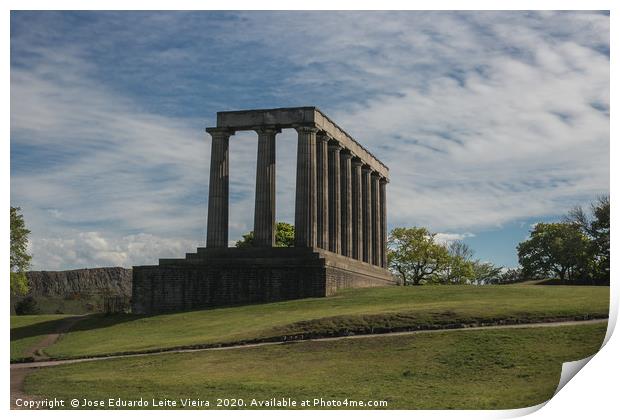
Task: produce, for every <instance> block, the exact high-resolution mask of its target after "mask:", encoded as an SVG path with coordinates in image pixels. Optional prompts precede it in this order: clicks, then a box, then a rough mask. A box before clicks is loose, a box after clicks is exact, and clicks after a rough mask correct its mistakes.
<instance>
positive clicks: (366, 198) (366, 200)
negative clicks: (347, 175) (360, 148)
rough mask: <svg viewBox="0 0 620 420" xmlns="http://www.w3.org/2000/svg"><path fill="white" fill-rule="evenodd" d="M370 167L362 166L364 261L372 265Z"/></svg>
mask: <svg viewBox="0 0 620 420" xmlns="http://www.w3.org/2000/svg"><path fill="white" fill-rule="evenodd" d="M370 172H371V169H370V167H368V166H366V165H364V166H362V252H363V253H362V259H363V260H364V261H365V262H367V263H369V264H372V201H371V195H372V194H371V181H370Z"/></svg>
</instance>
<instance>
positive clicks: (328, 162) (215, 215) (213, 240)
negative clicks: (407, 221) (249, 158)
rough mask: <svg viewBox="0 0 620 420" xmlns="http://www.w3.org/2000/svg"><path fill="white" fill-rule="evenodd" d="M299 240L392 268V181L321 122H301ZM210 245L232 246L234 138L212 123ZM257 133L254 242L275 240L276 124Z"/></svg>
mask: <svg viewBox="0 0 620 420" xmlns="http://www.w3.org/2000/svg"><path fill="white" fill-rule="evenodd" d="M296 130H297V134H298V145H297V174H296V175H297V176H296V189H295V246H298V247H318V248H323V249H326V250H329V251H331V252H334V253H337V254H341V255H344V256H347V257H350V258H354V259H357V260H361V261H365V262H367V263H369V264H374V265H376V266H380V267H387V258H386V242H387V224H386V218H387V213H386V212H387V208H386V184H387V180H386V179H385V178H384V177H382V176H381V175H380V174H379V173H378V172H375V171H373V170H372V168H371V167H370V166H368V165H366V164H364V163H363V162H362V161H361V160H360V159H359V158H357V157H354V156H353V154H352V153H351V152H350V151H349V150H346V149H343V148H342V146H341V145H340V144H339V143H338V142H336V141H334V140H333V139H331V138H330V137H329V136H328V135H327V134H326V133H324V132H319V130H318V129H317V128H316V127H312V126H301V127H296ZM207 131H208V132H209V133H210V134H211V136H212V138H213V142H212V146H211V169H210V184H209V209H208V217H207V247H208V248H217V247H227V246H228V184H229V167H228V142H229V138H230V136H231V135H232V134H234V131H231V130H227V129H221V128H210V129H207ZM256 132H257V133H258V156H257V165H256V199H255V210H254V211H255V212H254V240H255V246H258V247H272V246H274V245H275V227H276V221H275V213H276V203H275V197H276V189H275V185H276V172H275V168H276V167H275V156H276V149H275V147H276V146H275V139H276V135H277V134H278V133H279V132H280V130H279V129H277V128H272V127H262V128H259V129H257V130H256Z"/></svg>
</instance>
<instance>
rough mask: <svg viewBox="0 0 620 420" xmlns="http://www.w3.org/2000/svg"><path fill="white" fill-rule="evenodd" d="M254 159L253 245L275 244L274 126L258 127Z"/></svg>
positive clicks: (267, 245)
mask: <svg viewBox="0 0 620 420" xmlns="http://www.w3.org/2000/svg"><path fill="white" fill-rule="evenodd" d="M256 132H257V133H258V154H257V159H256V197H255V204H254V246H257V247H272V246H275V244H276V134H277V133H279V132H280V130H278V129H276V128H270V127H265V128H260V129H257V130H256Z"/></svg>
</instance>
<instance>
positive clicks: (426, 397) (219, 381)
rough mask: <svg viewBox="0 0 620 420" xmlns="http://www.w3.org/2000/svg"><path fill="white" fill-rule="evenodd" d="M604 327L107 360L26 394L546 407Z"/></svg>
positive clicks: (60, 373)
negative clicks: (566, 367)
mask: <svg viewBox="0 0 620 420" xmlns="http://www.w3.org/2000/svg"><path fill="white" fill-rule="evenodd" d="M605 328H606V324H591V325H580V326H570V327H564V326H563V327H541V328H519V329H506V330H485V331H482V330H477V331H472V330H457V331H450V332H443V331H441V332H433V333H420V334H413V335H401V336H378V337H373V338H355V339H345V340H339V341H329V342H327V341H323V342H317V341H314V342H312V341H310V342H299V343H294V344H285V345H274V346H268V347H256V348H245V349H235V350H224V351H203V352H196V353H177V354H165V355H153V356H140V357H131V358H125V359H115V360H101V361H92V362H88V363H77V364H74V365H65V366H57V367H53V368H45V369H37V370H36V371H35V372H34V373H33V374H31V375H30V376H28V377H27V378H26V383H25V390H26V392H27V393H29V394H31V395H38V396H41V397H48V398H52V397H57V398H63V399H66V400H69V399H71V398H79V399H81V398H88V399H90V400H104V401H106V403H107V401H108V398H111V397H114V398H121V399H125V400H137V399H140V398H143V399H146V400H148V401H149V402H150V401H151V399H156V400H160V399H164V398H166V399H169V400H174V401H176V403H177V404H178V405H177V407H180V404H181V400H182V399H185V398H195V399H200V400H202V401H205V400H206V401H209V402H210V406H209V407H207V408H212V409H215V408H229V407H218V406H217V399H218V398H220V399H223V398H228V399H240V400H241V401H239V400H236V403H237V404H241V403H242V404H243V408H259V407H257V406H252V405H251V404H252V401H253V400H254V399H255V400H257V401H264V400H269V399H271V398H278V399H279V398H281V397H286V398H292V399H294V400H296V401H298V402H301V401H303V400H310V401H311V402H312V403H313V402H314V399H321V398H322V399H323V400H325V401H331V400H339V401H340V402H342V401H343V400H354V401H364V402H365V403H366V402H367V401H368V400H372V401H386V402H387V406H381V407H378V408H383V409H386V408H387V409H398V408H400V409H446V408H460V409H499V408H520V407H527V406H532V405H535V404H539V403H541V402H543V401H545V400H547V399H549V398H550V397H551V396H552V395H553V392H554V390H555V388H556V387H557V385H558V380H559V378H560V371H561V365H562V362H565V361H568V360H577V359H582V358H584V357H586V356H589V355H591V354H593V353H595V352H596V351H597V350H598V349H599V347H600V345H601V341H602V339H603V337H604V335H605ZM69 408H70V407H69ZM104 408H108V407H107V406H106V407H104ZM148 408H152V407H151V406H149V407H148ZM203 408H205V407H203ZM296 408H300V405H298V406H297V407H296ZM308 408H327V407H320V406H318V407H317V406H313V405H311V406H310V407H308ZM341 408H356V409H358V408H361V407H360V406H359V405H357V406H354V407H351V406H341Z"/></svg>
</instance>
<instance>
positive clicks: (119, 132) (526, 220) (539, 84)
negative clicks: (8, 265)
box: [10, 11, 610, 270]
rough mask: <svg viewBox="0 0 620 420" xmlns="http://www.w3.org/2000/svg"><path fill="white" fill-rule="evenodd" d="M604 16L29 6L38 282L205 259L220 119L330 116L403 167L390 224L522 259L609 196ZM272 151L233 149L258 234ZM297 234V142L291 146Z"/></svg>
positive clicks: (20, 18)
mask: <svg viewBox="0 0 620 420" xmlns="http://www.w3.org/2000/svg"><path fill="white" fill-rule="evenodd" d="M609 77H610V75H609V14H608V13H606V12H584V11H580V12H510V11H504V12H480V11H473V12H426V11H419V12H207V11H204V12H94V11H92V12H79V13H76V12H15V11H13V12H11V107H10V109H11V111H10V112H11V205H12V206H19V207H21V209H22V212H23V214H24V218H25V221H26V224H27V227H28V228H29V229H30V230H31V232H32V233H31V236H30V251H31V252H32V254H33V261H32V268H33V269H35V270H63V269H72V268H85V267H100V266H124V267H131V266H132V265H143V264H156V263H157V260H158V258H165V257H183V256H184V254H185V253H186V252H193V251H194V250H195V248H196V247H199V246H204V242H205V238H206V212H207V195H208V184H209V179H208V174H209V155H210V137H209V136H208V134H206V133H205V131H204V129H205V127H208V126H214V125H215V118H216V113H217V112H218V111H226V110H238V109H257V108H278V107H294V106H317V107H318V108H320V109H321V110H322V111H323V112H324V113H325V114H327V115H328V116H329V117H330V118H331V119H333V120H334V121H336V123H337V124H338V125H339V126H341V127H343V128H344V129H345V130H346V131H347V132H348V133H349V134H351V135H352V136H353V137H354V138H356V139H357V141H358V142H360V143H361V144H362V145H364V146H365V147H366V148H367V149H368V150H370V151H371V152H372V153H373V154H374V155H375V156H376V157H377V158H378V159H380V160H381V161H382V162H384V163H385V164H386V165H387V166H388V167H389V168H390V181H391V182H390V184H389V185H388V204H387V207H388V227H389V228H393V227H396V226H425V227H427V228H429V229H430V230H431V231H432V232H435V233H437V234H438V238H439V239H440V240H441V241H448V242H449V241H453V240H463V241H465V242H466V243H468V244H469V245H471V246H472V248H473V249H474V250H475V251H476V257H477V258H480V259H481V260H483V261H490V262H493V263H495V264H498V265H502V266H504V267H514V266H517V265H518V261H517V256H516V250H515V248H516V246H517V244H518V243H519V242H520V241H522V240H524V239H525V238H526V237H527V236H528V232H529V230H530V229H531V226H532V225H533V224H534V223H536V222H539V221H545V222H550V221H554V220H559V219H561V217H562V215H564V214H565V213H566V212H567V211H568V210H569V209H570V208H572V207H574V206H575V205H582V206H587V205H588V203H589V202H591V201H593V200H595V199H596V197H597V196H598V195H602V194H608V193H609V183H610V182H609V178H610V175H609V170H610V169H609V162H610V160H609V142H610V137H609V87H610V86H609ZM256 150H257V138H256V133H253V132H239V133H237V134H236V135H235V136H234V137H232V138H231V141H230V226H229V239H230V240H231V241H234V240H236V239H238V238H240V237H241V235H242V234H243V233H246V232H247V231H249V230H251V229H252V227H253V226H252V224H253V208H254V183H255V171H256ZM276 151H277V178H276V188H277V216H276V217H277V219H278V220H280V221H286V222H289V223H293V220H294V189H295V175H294V174H295V154H296V134H295V132H294V130H283V132H282V133H281V134H279V135H278V137H277V146H276Z"/></svg>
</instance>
